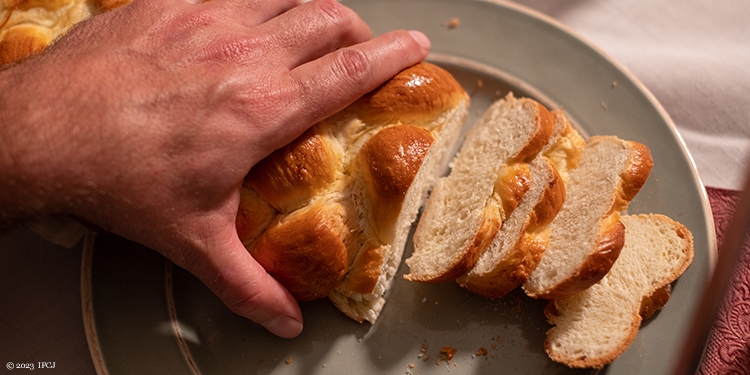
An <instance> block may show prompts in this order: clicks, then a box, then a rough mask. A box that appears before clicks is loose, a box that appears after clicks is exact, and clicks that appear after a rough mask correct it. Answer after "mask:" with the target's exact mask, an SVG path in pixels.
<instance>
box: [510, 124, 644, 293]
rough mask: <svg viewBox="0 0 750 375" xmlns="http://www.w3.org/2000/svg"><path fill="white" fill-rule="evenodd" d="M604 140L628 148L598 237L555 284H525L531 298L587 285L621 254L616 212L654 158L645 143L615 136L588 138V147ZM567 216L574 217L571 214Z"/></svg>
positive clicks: (640, 182)
mask: <svg viewBox="0 0 750 375" xmlns="http://www.w3.org/2000/svg"><path fill="white" fill-rule="evenodd" d="M603 142H616V143H617V144H618V147H620V148H621V149H626V150H627V155H626V159H625V165H622V166H621V167H620V168H621V169H622V170H621V172H620V173H619V174H618V180H617V183H616V184H615V185H614V186H613V187H612V188H613V189H614V190H613V191H612V198H611V199H612V205H611V206H610V207H609V209H608V210H607V211H606V212H605V213H604V215H603V216H602V217H601V219H600V220H599V223H598V226H597V228H598V229H597V232H596V233H597V237H596V238H595V239H594V240H593V242H592V245H591V247H590V248H589V251H588V252H587V253H586V254H587V255H586V256H585V257H584V258H583V260H582V261H581V262H580V264H579V265H578V266H577V267H576V268H575V270H574V271H573V272H571V273H570V274H569V275H568V276H567V277H566V278H564V279H562V280H559V281H557V282H556V283H555V284H554V285H551V286H547V287H545V288H542V289H540V288H536V287H530V286H528V285H525V286H524V289H525V291H526V294H527V295H529V296H531V297H533V298H542V299H561V298H566V297H569V296H572V295H575V294H577V293H579V292H581V291H583V290H585V289H587V288H589V287H590V286H591V285H594V284H595V283H596V282H597V281H599V280H600V279H601V278H602V277H604V275H606V274H607V272H608V271H609V269H610V268H611V267H612V265H613V264H614V262H615V261H616V260H617V257H618V256H619V254H620V250H621V249H622V246H623V244H624V242H625V238H624V236H625V228H624V225H623V224H622V223H621V222H620V213H619V212H620V211H622V210H624V209H625V208H627V207H628V205H629V203H630V201H631V200H632V199H633V198H634V197H635V195H636V194H637V193H638V192H639V191H640V189H641V188H642V187H643V185H644V184H645V182H646V180H647V179H648V176H649V174H650V173H651V168H652V166H653V159H652V157H651V152H650V151H649V149H648V148H647V147H646V146H645V145H643V144H641V143H638V142H634V141H624V140H621V139H619V138H617V137H614V136H594V137H591V138H590V139H589V141H588V145H587V147H588V148H593V147H596V146H597V145H598V144H600V143H603ZM567 212H571V211H570V210H568V211H567ZM566 219H567V220H573V219H572V218H570V217H566ZM532 278H533V276H532Z"/></svg>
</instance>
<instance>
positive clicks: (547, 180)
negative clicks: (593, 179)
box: [457, 110, 585, 298]
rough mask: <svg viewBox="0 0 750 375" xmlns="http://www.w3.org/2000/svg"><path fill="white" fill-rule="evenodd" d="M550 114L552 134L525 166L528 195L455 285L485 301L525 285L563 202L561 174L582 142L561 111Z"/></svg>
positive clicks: (571, 163) (578, 155) (578, 152)
mask: <svg viewBox="0 0 750 375" xmlns="http://www.w3.org/2000/svg"><path fill="white" fill-rule="evenodd" d="M553 115H554V116H555V124H554V128H553V134H552V136H551V137H550V139H549V141H548V143H547V145H545V147H544V148H543V149H542V151H541V152H540V154H538V155H536V156H535V157H534V159H533V161H532V162H531V163H530V170H531V181H530V189H529V191H528V192H527V193H526V194H524V196H523V197H522V198H521V200H520V204H519V206H518V207H517V208H516V209H515V210H513V211H512V213H511V214H510V216H508V218H507V220H506V221H505V222H504V223H503V225H502V227H501V228H500V231H499V232H498V233H497V235H496V236H495V238H494V240H493V241H492V243H491V244H490V246H489V248H488V249H487V250H486V251H485V252H484V253H483V254H482V256H481V257H480V258H479V260H478V261H477V263H476V265H475V266H474V268H472V269H471V271H469V272H468V273H467V274H465V275H463V276H461V277H460V278H459V279H458V280H457V282H458V284H459V285H461V286H462V287H464V288H466V289H468V290H470V291H472V292H474V293H477V294H480V295H483V296H485V297H489V298H499V297H502V296H504V295H505V294H507V293H509V292H510V291H512V290H513V289H515V288H516V287H518V286H519V285H521V284H522V283H523V282H524V281H526V279H527V278H528V276H529V274H530V273H531V271H533V270H534V268H536V265H537V264H538V263H539V261H540V260H541V259H542V255H543V254H544V250H545V249H546V248H547V241H548V239H549V232H550V230H549V228H548V225H549V223H550V222H551V221H552V219H554V218H555V216H556V215H557V213H558V212H559V210H560V208H561V207H562V204H563V201H564V200H565V183H564V182H563V180H564V178H563V177H561V175H564V176H567V175H568V169H572V168H575V167H576V166H577V164H578V161H579V160H580V158H581V153H582V152H583V149H584V147H585V141H584V140H583V138H582V137H581V136H580V135H579V134H578V132H577V131H576V130H575V129H573V128H572V126H571V125H570V123H569V122H568V120H567V118H566V117H565V114H564V112H563V111H562V110H556V111H554V112H553ZM552 160H555V161H556V163H555V164H553V162H552ZM555 165H557V166H555Z"/></svg>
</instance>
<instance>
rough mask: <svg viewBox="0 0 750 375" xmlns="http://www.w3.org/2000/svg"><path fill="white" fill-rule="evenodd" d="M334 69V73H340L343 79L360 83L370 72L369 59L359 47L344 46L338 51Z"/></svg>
mask: <svg viewBox="0 0 750 375" xmlns="http://www.w3.org/2000/svg"><path fill="white" fill-rule="evenodd" d="M334 69H335V72H334V74H338V75H340V76H341V77H342V78H343V79H344V80H345V81H350V82H351V83H353V84H360V83H362V82H364V81H365V80H366V78H367V77H368V75H369V73H370V59H369V56H368V55H367V53H365V52H364V51H362V50H360V49H357V48H344V49H341V50H339V51H338V57H337V58H336V60H335V63H334Z"/></svg>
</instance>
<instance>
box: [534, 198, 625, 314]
mask: <svg viewBox="0 0 750 375" xmlns="http://www.w3.org/2000/svg"><path fill="white" fill-rule="evenodd" d="M599 233H600V234H599V238H598V239H597V240H596V241H595V242H594V246H595V250H594V251H592V252H591V253H590V254H589V255H588V256H587V257H586V259H585V260H584V261H583V263H581V265H580V266H579V267H578V269H577V270H576V271H575V272H574V273H573V274H572V275H570V277H568V278H566V279H565V280H563V281H561V282H560V283H558V284H557V285H555V286H554V287H552V288H550V289H547V290H545V291H543V292H542V293H532V294H530V296H531V297H533V298H541V299H550V300H556V299H563V298H567V297H570V296H573V295H575V294H577V293H579V292H581V291H583V290H586V289H588V288H589V287H590V286H592V285H594V284H596V282H597V281H599V280H601V279H602V277H604V275H606V274H607V272H609V270H610V269H611V268H612V265H613V264H614V263H615V261H616V260H617V258H618V257H619V256H620V251H621V250H622V246H623V245H624V244H625V226H624V225H623V224H622V222H620V214H619V213H618V212H613V213H611V214H610V215H609V216H608V217H607V218H606V219H604V220H602V222H601V224H600V226H599Z"/></svg>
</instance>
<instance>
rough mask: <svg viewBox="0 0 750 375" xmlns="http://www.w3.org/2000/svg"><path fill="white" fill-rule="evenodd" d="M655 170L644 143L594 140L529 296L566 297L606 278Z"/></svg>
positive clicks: (571, 186) (573, 176)
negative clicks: (631, 211) (635, 202)
mask: <svg viewBox="0 0 750 375" xmlns="http://www.w3.org/2000/svg"><path fill="white" fill-rule="evenodd" d="M652 165H653V160H652V158H651V153H650V151H649V149H648V148H647V147H646V146H645V145H643V144H641V143H637V142H632V141H625V140H622V139H619V138H617V137H615V136H594V137H591V139H589V141H588V143H587V145H586V149H585V150H584V152H583V155H582V156H581V161H580V163H579V165H578V167H577V168H575V169H573V170H572V171H571V172H570V180H569V183H568V184H567V186H566V197H565V203H564V204H563V206H562V209H561V210H560V212H559V213H558V215H557V216H556V217H555V219H554V220H553V221H552V223H551V224H550V238H549V244H548V246H547V249H546V250H545V252H544V257H543V258H542V260H541V262H539V264H538V265H537V267H536V269H534V271H533V272H531V274H530V275H529V279H528V280H527V281H526V282H525V283H524V284H523V288H524V290H525V291H526V294H528V295H529V296H531V297H534V298H544V299H560V298H565V297H568V296H572V295H574V294H576V293H578V292H580V291H583V290H585V289H586V288H588V287H590V286H591V285H593V284H594V283H596V282H597V281H599V280H600V279H601V278H602V277H604V275H605V274H606V273H607V272H608V271H609V269H610V268H611V267H612V264H613V263H614V262H615V260H616V259H617V256H618V255H619V253H620V250H621V249H622V246H623V243H624V236H625V228H624V227H623V225H622V223H621V222H620V212H622V211H624V210H625V209H626V208H627V206H628V204H629V203H630V201H631V200H632V199H633V197H635V195H636V194H637V193H638V191H639V190H640V189H641V187H642V186H643V184H644V183H645V182H646V179H647V178H648V175H649V173H650V172H651V167H652Z"/></svg>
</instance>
